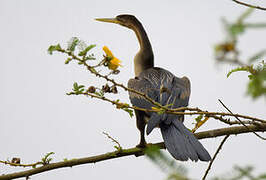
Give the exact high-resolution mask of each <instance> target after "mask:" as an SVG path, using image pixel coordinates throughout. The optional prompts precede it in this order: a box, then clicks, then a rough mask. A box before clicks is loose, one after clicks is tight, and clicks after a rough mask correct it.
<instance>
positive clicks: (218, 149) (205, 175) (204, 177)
mask: <svg viewBox="0 0 266 180" xmlns="http://www.w3.org/2000/svg"><path fill="white" fill-rule="evenodd" d="M229 136H230V135H226V136H225V137H224V139H223V140H222V142H221V144H220V145H219V147H218V148H217V150H216V152H215V154H214V156H213V158H212V160H211V162H210V163H209V166H208V168H207V170H206V171H205V174H204V176H203V178H202V180H205V179H206V177H207V175H208V173H209V171H210V169H211V166H212V164H213V162H214V160H215V158H216V157H217V154H218V153H219V151H220V150H221V149H222V146H223V145H224V143H225V141H226V140H227V138H228V137H229Z"/></svg>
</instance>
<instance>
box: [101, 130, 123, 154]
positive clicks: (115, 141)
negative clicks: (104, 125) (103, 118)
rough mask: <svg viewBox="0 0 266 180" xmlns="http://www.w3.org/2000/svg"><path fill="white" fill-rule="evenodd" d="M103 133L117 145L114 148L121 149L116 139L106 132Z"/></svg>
mask: <svg viewBox="0 0 266 180" xmlns="http://www.w3.org/2000/svg"><path fill="white" fill-rule="evenodd" d="M103 134H104V135H106V136H107V137H108V138H109V139H111V140H112V141H113V142H114V143H116V144H117V145H118V147H117V148H116V147H115V148H116V149H117V150H118V151H121V150H122V147H121V145H120V143H119V142H118V141H117V140H115V139H114V138H113V137H111V136H110V135H109V134H108V133H106V132H103Z"/></svg>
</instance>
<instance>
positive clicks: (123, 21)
mask: <svg viewBox="0 0 266 180" xmlns="http://www.w3.org/2000/svg"><path fill="white" fill-rule="evenodd" d="M95 20H97V21H102V22H109V23H115V24H120V25H121V26H125V27H127V28H129V29H133V28H134V26H135V25H136V24H137V23H139V21H138V20H137V18H136V17H135V16H133V15H129V14H122V15H118V16H116V17H115V18H97V19H95Z"/></svg>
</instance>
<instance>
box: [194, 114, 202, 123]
mask: <svg viewBox="0 0 266 180" xmlns="http://www.w3.org/2000/svg"><path fill="white" fill-rule="evenodd" d="M202 118H203V114H200V115H199V116H198V117H196V118H195V120H196V121H197V122H200V121H201V120H202Z"/></svg>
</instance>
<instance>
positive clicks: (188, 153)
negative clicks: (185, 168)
mask: <svg viewBox="0 0 266 180" xmlns="http://www.w3.org/2000/svg"><path fill="white" fill-rule="evenodd" d="M160 129H161V133H162V136H163V139H164V143H165V146H166V149H167V150H168V151H169V152H170V154H171V155H172V156H173V157H174V158H175V159H177V160H181V161H186V160H188V159H191V160H192V161H198V160H199V159H200V160H201V161H210V160H211V157H210V155H209V153H208V152H207V150H206V149H205V148H204V147H203V146H202V144H201V143H200V142H199V141H198V139H197V138H196V137H195V136H194V135H193V133H191V132H190V131H189V130H188V129H187V128H186V127H185V126H184V124H183V123H182V122H181V121H179V120H177V119H175V120H173V121H171V122H170V123H169V124H165V123H163V122H162V123H160Z"/></svg>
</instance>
